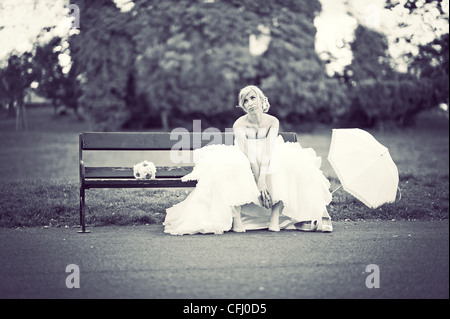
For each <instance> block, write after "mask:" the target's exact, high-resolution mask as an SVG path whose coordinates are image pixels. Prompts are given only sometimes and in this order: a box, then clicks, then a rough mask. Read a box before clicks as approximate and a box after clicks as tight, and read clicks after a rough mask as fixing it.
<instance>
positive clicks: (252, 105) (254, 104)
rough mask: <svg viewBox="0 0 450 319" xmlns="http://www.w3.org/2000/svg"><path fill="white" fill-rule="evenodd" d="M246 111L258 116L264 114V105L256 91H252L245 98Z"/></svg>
mask: <svg viewBox="0 0 450 319" xmlns="http://www.w3.org/2000/svg"><path fill="white" fill-rule="evenodd" d="M243 102H244V104H243V105H244V109H245V111H246V112H247V113H250V114H256V113H259V112H262V103H261V99H260V98H259V97H258V94H256V92H255V91H253V90H252V91H250V92H249V93H248V94H247V95H246V96H245V97H244V101H243Z"/></svg>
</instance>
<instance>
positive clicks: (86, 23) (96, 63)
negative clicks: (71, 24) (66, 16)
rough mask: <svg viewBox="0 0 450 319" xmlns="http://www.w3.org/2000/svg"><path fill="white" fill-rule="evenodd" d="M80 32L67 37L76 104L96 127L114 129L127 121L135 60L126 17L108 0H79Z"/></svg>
mask: <svg viewBox="0 0 450 319" xmlns="http://www.w3.org/2000/svg"><path fill="white" fill-rule="evenodd" d="M77 5H78V6H79V7H80V12H83V18H82V22H81V31H80V33H79V34H78V35H75V36H72V37H71V39H70V48H71V54H72V59H73V61H74V65H73V68H74V72H76V74H77V77H78V78H79V79H80V82H81V83H80V86H81V90H82V94H81V96H80V97H79V99H78V103H79V104H80V105H81V106H82V107H83V108H84V109H85V110H87V111H88V112H89V113H90V114H91V116H92V118H93V120H94V122H95V123H96V124H97V128H98V129H99V130H115V129H117V128H119V127H120V126H121V124H122V123H123V122H124V121H125V120H126V118H127V116H128V113H127V108H126V104H127V103H126V101H127V90H126V88H127V83H128V78H129V76H130V73H131V71H132V65H133V60H134V49H133V43H132V42H131V40H130V35H129V33H127V31H126V25H127V21H128V18H129V17H128V16H127V15H123V14H120V11H119V9H118V8H117V7H116V6H115V4H114V3H113V2H112V1H111V0H102V1H95V2H94V1H79V2H77Z"/></svg>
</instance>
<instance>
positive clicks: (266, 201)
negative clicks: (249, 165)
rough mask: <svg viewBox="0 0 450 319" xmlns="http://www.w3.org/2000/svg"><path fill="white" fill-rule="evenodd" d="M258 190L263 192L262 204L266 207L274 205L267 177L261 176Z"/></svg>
mask: <svg viewBox="0 0 450 319" xmlns="http://www.w3.org/2000/svg"><path fill="white" fill-rule="evenodd" d="M257 185H258V190H259V192H260V194H261V204H262V206H263V207H264V208H271V207H272V197H271V196H270V193H269V190H268V189H267V184H266V181H265V178H259V180H258V183H257Z"/></svg>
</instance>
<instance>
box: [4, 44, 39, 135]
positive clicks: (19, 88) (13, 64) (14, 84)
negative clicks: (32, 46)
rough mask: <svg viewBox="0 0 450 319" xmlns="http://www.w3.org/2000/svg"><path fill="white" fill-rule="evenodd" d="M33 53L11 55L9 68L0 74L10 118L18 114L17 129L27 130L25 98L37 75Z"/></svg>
mask: <svg viewBox="0 0 450 319" xmlns="http://www.w3.org/2000/svg"><path fill="white" fill-rule="evenodd" d="M32 60H33V58H32V53H30V52H25V53H23V54H22V55H16V54H11V55H10V56H9V58H8V66H7V67H6V68H5V69H3V70H2V72H1V73H0V74H1V76H2V78H1V79H0V82H1V85H2V86H3V89H2V91H4V93H5V95H6V97H5V100H6V101H7V104H8V110H9V111H8V113H9V116H14V112H15V114H16V129H17V130H22V129H24V128H26V113H25V102H24V98H25V95H26V91H27V89H28V88H29V87H30V84H31V83H32V82H33V81H34V79H35V77H36V74H35V72H34V71H33V65H32Z"/></svg>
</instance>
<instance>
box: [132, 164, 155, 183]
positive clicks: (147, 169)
mask: <svg viewBox="0 0 450 319" xmlns="http://www.w3.org/2000/svg"><path fill="white" fill-rule="evenodd" d="M133 175H134V177H135V178H136V179H155V177H156V166H155V164H153V163H152V162H149V161H143V162H140V163H138V164H136V165H134V167H133Z"/></svg>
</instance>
